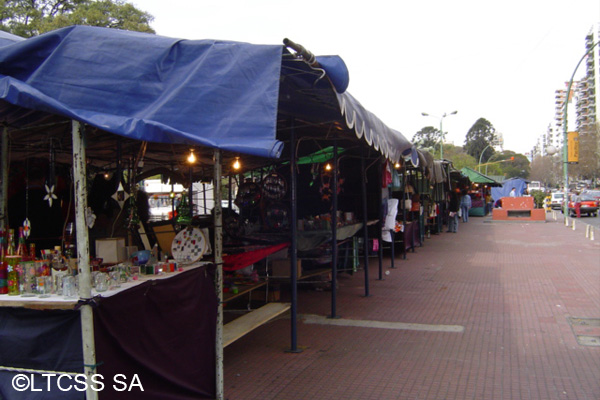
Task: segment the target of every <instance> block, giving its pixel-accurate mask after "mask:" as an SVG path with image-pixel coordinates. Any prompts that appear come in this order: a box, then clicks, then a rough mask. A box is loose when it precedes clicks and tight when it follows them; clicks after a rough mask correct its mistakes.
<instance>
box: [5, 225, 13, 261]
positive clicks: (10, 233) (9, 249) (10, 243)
mask: <svg viewBox="0 0 600 400" xmlns="http://www.w3.org/2000/svg"><path fill="white" fill-rule="evenodd" d="M4 255H5V256H14V255H15V230H14V229H9V230H8V237H7V242H6V253H5V254H4Z"/></svg>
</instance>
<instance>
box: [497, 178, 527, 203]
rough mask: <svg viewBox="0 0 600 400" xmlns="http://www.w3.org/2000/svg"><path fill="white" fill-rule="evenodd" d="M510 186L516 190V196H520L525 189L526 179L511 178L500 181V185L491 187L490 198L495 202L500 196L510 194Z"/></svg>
mask: <svg viewBox="0 0 600 400" xmlns="http://www.w3.org/2000/svg"><path fill="white" fill-rule="evenodd" d="M512 188H515V189H516V190H517V196H522V195H523V193H524V192H525V189H527V181H526V180H525V179H521V178H511V179H507V180H505V181H504V182H502V186H501V187H493V188H492V199H494V202H496V201H497V200H498V199H501V198H502V197H508V196H510V191H511V190H512Z"/></svg>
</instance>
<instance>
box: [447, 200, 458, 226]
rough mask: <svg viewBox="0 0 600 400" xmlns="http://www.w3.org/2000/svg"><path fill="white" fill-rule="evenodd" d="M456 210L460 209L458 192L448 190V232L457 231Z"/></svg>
mask: <svg viewBox="0 0 600 400" xmlns="http://www.w3.org/2000/svg"><path fill="white" fill-rule="evenodd" d="M458 210H460V201H459V199H458V194H457V193H456V192H450V201H449V202H448V211H449V214H448V217H449V218H448V232H452V233H457V232H458Z"/></svg>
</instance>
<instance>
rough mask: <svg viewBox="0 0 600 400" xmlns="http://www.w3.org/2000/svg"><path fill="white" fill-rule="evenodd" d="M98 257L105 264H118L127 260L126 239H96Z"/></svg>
mask: <svg viewBox="0 0 600 400" xmlns="http://www.w3.org/2000/svg"><path fill="white" fill-rule="evenodd" d="M96 257H97V258H101V259H102V263H103V264H116V263H120V262H123V261H125V260H127V249H126V248H125V238H121V237H119V238H105V239H96Z"/></svg>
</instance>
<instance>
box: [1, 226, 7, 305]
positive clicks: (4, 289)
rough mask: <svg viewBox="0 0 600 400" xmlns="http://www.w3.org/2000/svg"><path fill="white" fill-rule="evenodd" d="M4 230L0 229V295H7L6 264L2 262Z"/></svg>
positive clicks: (4, 248) (4, 247)
mask: <svg viewBox="0 0 600 400" xmlns="http://www.w3.org/2000/svg"><path fill="white" fill-rule="evenodd" d="M4 239H5V236H4V230H3V229H0V294H7V293H8V282H7V279H8V276H7V273H8V272H7V270H6V267H7V265H6V262H5V261H4V254H5V253H6V246H5V244H4Z"/></svg>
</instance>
